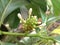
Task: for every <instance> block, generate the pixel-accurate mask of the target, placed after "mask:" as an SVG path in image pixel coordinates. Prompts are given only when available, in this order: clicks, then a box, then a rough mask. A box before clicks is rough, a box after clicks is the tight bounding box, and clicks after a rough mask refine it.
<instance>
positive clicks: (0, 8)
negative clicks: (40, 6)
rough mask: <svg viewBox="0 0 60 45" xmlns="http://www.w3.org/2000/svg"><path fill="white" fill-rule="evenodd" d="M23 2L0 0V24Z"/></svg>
mask: <svg viewBox="0 0 60 45" xmlns="http://www.w3.org/2000/svg"><path fill="white" fill-rule="evenodd" d="M23 4H25V0H18V1H17V0H0V25H1V24H2V23H3V21H4V19H5V18H6V17H7V16H8V15H9V14H10V13H11V12H13V11H14V10H15V9H17V8H20V6H22V5H23Z"/></svg>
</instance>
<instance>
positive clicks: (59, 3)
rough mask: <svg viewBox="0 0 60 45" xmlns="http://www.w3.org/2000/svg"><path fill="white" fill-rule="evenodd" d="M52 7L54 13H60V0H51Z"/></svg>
mask: <svg viewBox="0 0 60 45" xmlns="http://www.w3.org/2000/svg"><path fill="white" fill-rule="evenodd" d="M51 1H52V4H53V7H54V14H55V15H56V16H57V15H60V0H51Z"/></svg>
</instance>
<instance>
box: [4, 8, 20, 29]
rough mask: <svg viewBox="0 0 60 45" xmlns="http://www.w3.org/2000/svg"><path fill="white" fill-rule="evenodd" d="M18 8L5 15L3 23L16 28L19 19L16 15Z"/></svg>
mask: <svg viewBox="0 0 60 45" xmlns="http://www.w3.org/2000/svg"><path fill="white" fill-rule="evenodd" d="M19 11H20V10H19V9H16V10H14V11H13V12H12V13H11V14H10V15H8V16H7V17H6V19H5V20H4V23H5V24H9V26H10V28H17V26H18V24H19V21H20V19H19V18H18V17H17V14H18V13H19Z"/></svg>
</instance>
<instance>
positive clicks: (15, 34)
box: [0, 31, 56, 42]
mask: <svg viewBox="0 0 60 45" xmlns="http://www.w3.org/2000/svg"><path fill="white" fill-rule="evenodd" d="M2 34H4V35H12V36H24V37H40V38H42V39H47V40H53V41H54V42H56V40H55V39H53V38H52V37H51V36H49V37H44V36H41V35H39V34H38V33H37V34H27V33H16V32H14V33H13V32H3V31H0V35H2Z"/></svg>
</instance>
